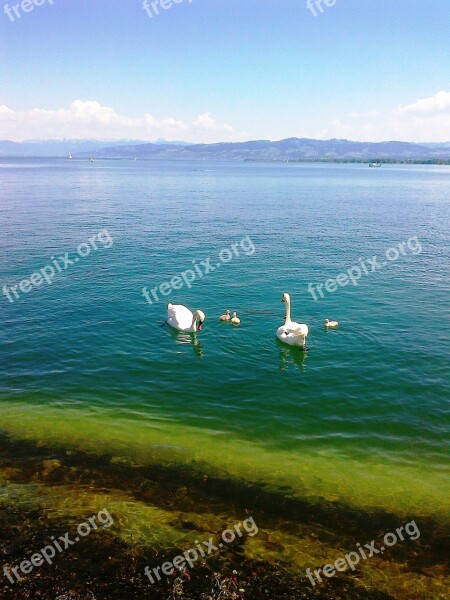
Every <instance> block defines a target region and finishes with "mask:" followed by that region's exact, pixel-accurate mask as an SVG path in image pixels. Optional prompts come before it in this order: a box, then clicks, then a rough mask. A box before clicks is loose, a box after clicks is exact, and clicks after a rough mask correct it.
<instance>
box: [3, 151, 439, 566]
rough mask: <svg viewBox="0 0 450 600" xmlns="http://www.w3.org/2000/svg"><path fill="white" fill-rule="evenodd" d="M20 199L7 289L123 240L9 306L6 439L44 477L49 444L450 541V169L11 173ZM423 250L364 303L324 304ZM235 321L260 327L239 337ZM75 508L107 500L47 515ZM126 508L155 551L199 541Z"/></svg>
mask: <svg viewBox="0 0 450 600" xmlns="http://www.w3.org/2000/svg"><path fill="white" fill-rule="evenodd" d="M0 182H1V188H0V222H1V228H2V236H1V239H0V256H1V261H0V283H1V286H3V285H5V284H6V285H8V286H12V285H14V284H18V283H19V282H20V281H21V280H22V279H23V278H25V277H28V276H29V275H30V274H31V273H32V272H33V271H35V270H37V269H40V268H41V267H43V266H45V265H47V264H50V257H51V256H59V255H62V254H64V253H65V252H69V253H70V254H71V255H74V253H75V251H76V248H77V246H78V244H80V243H81V242H84V241H87V240H88V239H89V237H91V236H92V235H95V234H96V233H97V232H98V231H100V230H102V229H104V228H107V230H108V232H109V233H110V235H111V236H112V238H113V240H114V243H113V245H112V246H111V247H110V248H106V247H100V248H99V249H98V250H97V251H95V252H94V251H92V252H91V254H90V255H89V256H87V257H85V258H81V259H80V260H79V262H78V263H77V264H74V265H72V266H71V267H70V268H68V269H67V270H66V271H64V272H62V273H61V274H58V275H57V276H56V277H55V279H54V281H53V283H52V285H47V284H44V285H43V286H41V287H39V288H37V289H34V290H32V291H31V292H30V293H28V294H22V296H21V297H20V299H19V300H16V301H15V302H14V303H10V302H8V300H7V298H6V297H5V296H1V297H0V314H1V330H0V333H1V346H0V359H1V372H0V408H1V410H0V428H1V429H3V430H4V431H5V432H6V433H7V434H8V435H10V436H11V437H12V439H15V440H29V442H30V443H31V446H30V448H31V449H30V456H29V457H27V456H24V457H22V458H23V460H25V461H26V460H27V459H29V460H30V461H32V460H33V452H34V451H33V450H32V448H33V444H35V447H48V448H55V449H56V450H57V451H58V452H69V453H70V452H77V451H83V452H87V453H88V454H89V455H90V456H93V457H95V456H98V457H99V467H98V468H99V469H101V465H102V464H103V463H102V462H101V457H104V456H108V457H110V458H111V460H112V461H113V462H114V463H116V464H124V465H129V466H130V468H136V467H139V466H155V465H159V466H162V467H164V468H169V469H172V468H176V469H189V472H191V473H193V474H195V473H197V474H198V476H199V477H202V476H204V477H207V478H208V477H219V478H221V479H222V480H223V481H224V482H226V481H234V482H239V483H240V484H243V485H248V486H250V485H256V486H258V487H259V489H261V490H264V491H268V492H270V493H273V494H281V495H282V496H284V497H286V498H291V499H295V500H298V501H303V500H306V501H307V502H309V503H311V504H314V505H319V506H320V505H323V506H326V505H327V503H330V502H331V503H338V504H339V505H340V506H347V507H348V509H349V510H353V511H359V510H363V511H366V512H367V514H372V513H374V511H380V510H382V511H386V513H387V514H391V515H396V517H397V518H398V519H399V523H401V522H402V519H404V518H407V517H408V516H411V515H415V516H421V517H423V518H432V519H433V520H434V522H436V523H442V524H444V523H446V522H447V521H448V514H449V500H448V498H449V497H450V495H449V491H450V490H449V484H448V399H449V397H450V394H449V392H450V384H449V337H450V336H449V329H448V327H446V322H445V315H446V314H449V313H450V310H449V309H450V293H449V292H450V284H449V271H450V260H449V249H450V243H449V242H450V239H449V233H448V231H449V228H448V224H449V222H450V201H449V198H450V171H449V169H448V167H413V166H386V167H384V166H383V168H382V169H377V170H373V169H367V168H365V167H364V166H361V165H306V164H250V163H249V164H245V163H244V164H235V163H225V162H223V163H221V162H208V161H202V162H201V163H198V162H197V163H193V162H167V161H161V162H150V161H149V162H147V161H142V162H134V161H133V162H129V161H97V162H96V163H93V164H89V163H87V162H77V161H70V162H69V161H64V160H47V159H45V160H39V161H38V160H34V159H29V160H25V159H24V160H8V161H6V160H2V161H0ZM247 236H248V237H247ZM412 237H414V238H415V240H416V242H414V243H413V242H411V247H408V251H407V252H406V253H405V254H404V255H401V256H399V258H398V260H395V261H386V265H385V266H384V267H383V268H382V269H380V270H379V271H377V272H375V273H370V275H368V276H364V277H361V279H360V280H359V281H358V285H357V286H353V285H348V286H346V287H340V288H338V289H337V290H336V291H335V292H334V293H325V296H324V298H319V300H318V301H314V299H313V297H312V296H311V294H310V293H308V283H310V282H311V283H314V284H320V283H324V282H325V281H326V280H327V279H328V278H330V277H336V275H338V274H339V273H341V272H345V271H346V270H347V269H349V268H351V267H352V266H354V265H357V264H358V261H359V259H360V258H363V259H370V258H371V257H373V256H377V257H378V258H379V259H381V260H383V259H384V260H385V259H386V255H385V253H386V250H387V249H388V248H390V247H394V246H397V247H398V244H399V243H401V242H406V240H408V239H411V238H412ZM244 238H246V239H247V241H248V240H249V239H250V240H251V243H252V245H251V246H250V245H249V244H248V243H247V245H246V246H244V248H246V249H247V251H244V248H242V247H241V251H240V256H239V257H235V258H234V259H233V260H231V261H230V262H229V263H228V264H222V265H221V266H220V267H216V268H215V270H214V272H211V273H209V274H208V275H205V276H204V277H202V278H201V279H198V280H197V281H195V282H194V284H193V285H192V287H191V288H187V287H186V286H185V287H184V288H183V289H181V290H179V291H175V292H173V293H172V294H171V295H170V296H169V297H167V298H164V299H163V301H161V302H155V303H153V304H152V305H150V304H149V303H148V302H146V301H145V299H144V298H143V296H142V288H143V287H144V286H146V287H147V288H148V289H149V290H150V289H151V288H153V287H154V286H158V285H160V284H161V283H163V282H164V281H168V280H170V279H171V277H172V276H173V275H177V274H179V273H180V272H182V271H184V270H185V269H189V268H192V266H193V264H194V263H193V261H194V262H195V264H200V261H202V260H205V259H206V258H207V257H209V256H211V257H212V261H211V262H212V264H213V265H214V264H217V257H218V254H219V252H220V251H221V250H222V249H223V248H230V247H231V245H232V244H233V243H238V242H239V241H241V240H242V239H244ZM418 244H420V250H421V251H420V252H419V251H418V249H419V246H418ZM252 249H254V251H253V250H252ZM283 291H289V292H290V294H291V296H292V302H293V307H292V309H293V318H294V319H295V320H298V321H300V322H305V323H307V324H308V325H309V328H310V335H309V338H308V342H309V346H308V347H309V350H308V352H307V353H301V352H300V351H297V350H296V349H292V348H289V347H286V346H284V345H282V344H280V343H279V342H278V340H277V339H276V337H275V331H276V329H277V327H278V326H279V325H281V324H282V322H283V315H284V310H283V309H284V307H283V305H282V304H281V303H280V299H281V294H282V292H283ZM167 300H170V301H171V302H175V303H176V302H180V303H183V304H186V305H187V306H189V307H191V308H201V309H202V310H204V312H205V313H206V315H207V319H206V322H205V326H204V329H203V331H202V332H200V333H198V334H197V335H195V336H188V335H185V334H178V333H176V332H173V331H171V330H169V328H167V327H161V326H160V325H161V324H162V323H163V321H164V318H165V302H166V301H167ZM226 308H229V309H231V310H237V311H238V313H239V315H240V317H241V320H242V323H241V325H240V327H239V328H233V327H231V326H228V325H226V324H225V325H224V324H221V323H219V322H218V316H219V315H220V314H222V312H223V311H224V310H225V309H226ZM325 317H328V318H330V319H337V320H339V321H340V323H341V326H340V328H339V329H338V330H336V331H328V332H327V331H325V330H324V328H323V319H324V318H325ZM4 478H5V481H6V482H7V481H9V480H10V476H9V475H8V473H6V475H4ZM12 480H14V477H12ZM224 485H226V484H225V483H224ZM70 489H72V490H73V493H74V494H77V495H80V494H81V496H82V497H85V498H86V501H90V500H89V498H90V495H92V494H93V493H94V492H93V490H89V489H88V488H86V487H84V486H81V487H80V486H79V485H78V484H76V483H73V484H72V488H71V484H70V482H66V483H65V484H64V486H62V487H61V488H60V489H59V490H58V488H55V489H53V490H52V494H51V499H50V500H46V502H47V501H48V502H49V503H50V504H51V505H52V506H53V507H54V510H55V511H56V512H58V511H59V512H60V513H61V514H63V513H64V511H67V510H68V506H67V502H66V501H65V499H66V498H67V494H68V493H70ZM39 490H40V491H38V492H35V491H33V493H37V495H38V496H39V495H40V494H42V497H43V498H44V497H47V494H49V493H50V492H49V490H48V489H45V486H44V487H43V488H39ZM27 493H28V492H27ZM98 493H99V491H98V490H97V491H96V492H95V494H98ZM95 494H94V495H95ZM108 498H109V502H111V503H112V504H113V505H114V506H115V507H116V510H117V511H118V512H120V513H121V514H122V515H123V519H124V522H127V524H126V526H124V528H125V530H126V531H128V532H130V531H131V532H132V531H133V529H134V530H135V533H134V536H135V537H134V538H131V537H130V538H129V539H136V536H137V537H138V538H139V539H140V540H141V542H142V543H145V540H146V539H147V541H148V540H151V539H152V534H151V532H150V531H149V529H148V528H146V527H144V526H142V527H141V526H139V527H137V526H136V523H137V522H139V523H141V524H142V523H143V522H144V521H145V520H146V519H149V520H150V521H151V522H152V523H153V524H156V523H158V522H159V521H158V519H160V520H161V523H164V524H165V525H164V527H162V533H161V536H162V538H161V539H166V537H167V535H168V536H169V538H170V539H178V535H177V533H176V529H177V527H175V526H174V525H170V523H171V520H170V519H168V520H167V523H168V524H167V523H166V517H164V516H163V515H161V513H160V512H158V510H161V508H160V507H159V508H158V509H156V508H155V507H151V506H148V505H145V503H144V505H140V504H138V503H137V501H136V499H133V498H129V497H127V496H126V494H125V496H123V497H122V495H121V494H118V492H117V490H116V491H111V490H110V493H109V496H108ZM50 504H49V505H50ZM119 505H120V506H121V508H120V510H119V508H117V507H118V506H119ZM152 510H156V513H155V515H154V517H150V516H149V513H150V512H151V511H152ZM187 512H190V513H194V512H195V510H194V507H191V508H190V510H189V511H187ZM200 512H201V511H200ZM225 512H226V511H225ZM135 513H136V515H140V516H135V517H133V518H132V515H134V514H135ZM205 513H207V514H209V513H208V510H207V509H205ZM143 515H146V516H143ZM192 518H193V517H192ZM197 518H199V517H198V516H197ZM133 522H134V523H135V525H133ZM212 522H215V517H214V518H212ZM208 526H209V527H212V525H208ZM155 527H156V525H155ZM171 529H173V531H171ZM137 530H139V532H140V533H139V535H138V533H137ZM153 531H154V529H153ZM276 531H277V527H276V525H275V524H274V525H273V531H272V535H275V534H276ZM121 535H122V534H121ZM130 535H131V534H130ZM285 542H286V540H285ZM256 543H257V542H252V544H253V545H255V544H256ZM259 551H260V552H261V553H262V554H264V555H265V556H267V557H271V556H272V554H271V552H270V551H269V550H268V549H267V548H265V549H264V548H263V547H261V548H259ZM297 551H298V548H297V550H296V552H297ZM311 552H312V554H313V555H314V551H313V550H311ZM294 554H295V552H294ZM308 556H310V554H308ZM319 556H321V551H319V550H317V557H319ZM278 558H280V556H279V557H278ZM273 559H274V560H275V559H276V557H275V555H274V556H273ZM309 560H310V559H309ZM294 562H295V561H294ZM306 562H307V561H306V559H305V564H306ZM383 568H384V567H380V571H379V572H382V571H383Z"/></svg>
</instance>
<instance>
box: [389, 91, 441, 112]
mask: <svg viewBox="0 0 450 600" xmlns="http://www.w3.org/2000/svg"><path fill="white" fill-rule="evenodd" d="M397 111H398V112H399V113H400V114H401V113H404V114H411V115H416V116H424V117H425V116H437V115H441V114H444V115H449V116H450V92H444V91H442V92H438V93H437V94H436V95H435V96H432V97H431V98H422V99H421V100H417V101H416V102H413V103H412V104H408V105H407V106H399V107H398V109H397Z"/></svg>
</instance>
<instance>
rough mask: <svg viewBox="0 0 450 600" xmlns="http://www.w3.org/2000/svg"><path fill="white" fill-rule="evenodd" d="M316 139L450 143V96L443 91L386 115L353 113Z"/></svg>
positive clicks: (339, 120) (321, 131)
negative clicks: (341, 138)
mask: <svg viewBox="0 0 450 600" xmlns="http://www.w3.org/2000/svg"><path fill="white" fill-rule="evenodd" d="M315 135H316V136H317V137H320V138H321V139H325V138H334V137H336V138H339V137H346V138H347V139H351V140H359V141H366V142H381V141H387V140H398V141H404V142H418V143H420V142H448V141H450V92H445V91H441V92H438V93H437V94H435V95H434V96H431V97H429V98H422V99H419V100H416V101H414V102H411V103H410V104H407V105H405V106H398V107H396V108H392V109H391V110H388V111H384V112H380V111H378V110H373V111H367V112H363V113H357V112H352V113H349V114H348V116H347V117H346V118H341V119H337V118H335V119H333V121H332V122H331V124H330V125H328V126H327V127H325V128H324V129H322V130H320V131H319V132H316V133H315Z"/></svg>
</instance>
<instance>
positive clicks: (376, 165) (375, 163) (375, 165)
mask: <svg viewBox="0 0 450 600" xmlns="http://www.w3.org/2000/svg"><path fill="white" fill-rule="evenodd" d="M369 167H381V163H380V162H371V163H369Z"/></svg>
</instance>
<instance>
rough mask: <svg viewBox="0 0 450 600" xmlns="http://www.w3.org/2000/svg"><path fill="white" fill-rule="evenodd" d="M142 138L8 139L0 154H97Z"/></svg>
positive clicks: (45, 155) (0, 147) (43, 155)
mask: <svg viewBox="0 0 450 600" xmlns="http://www.w3.org/2000/svg"><path fill="white" fill-rule="evenodd" d="M144 143H145V142H143V141H142V140H127V139H125V140H97V139H87V140H86V139H83V140H78V139H63V140H25V141H24V142H12V141H10V140H0V156H3V157H5V156H11V157H12V156H16V157H25V156H29V157H63V156H67V155H68V154H69V152H70V153H71V154H72V155H73V156H76V155H77V154H82V153H87V154H89V152H92V154H96V155H97V154H98V152H99V151H100V150H103V149H105V148H110V147H111V146H114V147H120V146H130V145H131V146H138V145H139V144H144ZM154 144H155V145H160V144H165V145H183V146H184V145H186V146H187V145H188V144H187V143H186V142H167V141H166V140H157V141H156V142H154Z"/></svg>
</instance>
